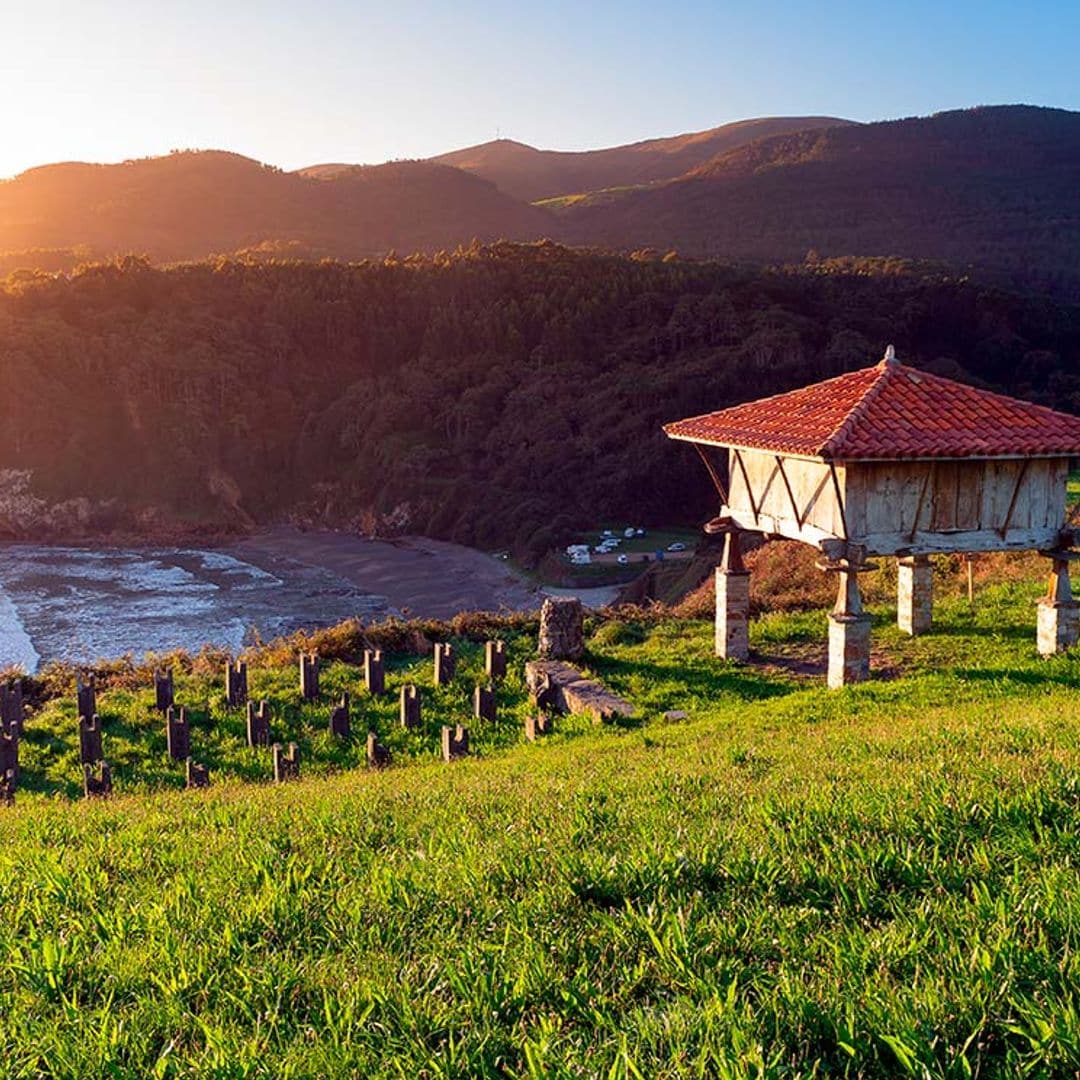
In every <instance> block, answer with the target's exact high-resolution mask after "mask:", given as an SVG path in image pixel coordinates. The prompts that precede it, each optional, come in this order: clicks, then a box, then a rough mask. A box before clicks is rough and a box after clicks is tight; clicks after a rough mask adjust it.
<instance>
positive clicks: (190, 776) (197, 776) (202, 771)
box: [187, 758, 210, 788]
mask: <svg viewBox="0 0 1080 1080" xmlns="http://www.w3.org/2000/svg"><path fill="white" fill-rule="evenodd" d="M187 786H188V787H189V788H208V787H209V786H210V769H209V768H208V767H207V766H206V765H200V764H199V763H198V762H195V761H192V760H191V758H188V759H187Z"/></svg>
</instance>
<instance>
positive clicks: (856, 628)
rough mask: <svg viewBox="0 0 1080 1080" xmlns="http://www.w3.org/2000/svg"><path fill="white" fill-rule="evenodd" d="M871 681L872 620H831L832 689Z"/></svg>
mask: <svg viewBox="0 0 1080 1080" xmlns="http://www.w3.org/2000/svg"><path fill="white" fill-rule="evenodd" d="M869 678H870V616H869V615H830V616H829V673H828V684H829V687H830V688H831V689H834V690H836V689H839V688H840V687H842V686H849V685H851V684H853V683H859V682H865V681H866V680H867V679H869Z"/></svg>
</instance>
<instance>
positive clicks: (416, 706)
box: [401, 684, 420, 728]
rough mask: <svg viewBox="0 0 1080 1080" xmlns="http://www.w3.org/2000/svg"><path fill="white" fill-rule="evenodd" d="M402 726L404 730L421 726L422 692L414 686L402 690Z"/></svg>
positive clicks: (404, 687) (410, 685)
mask: <svg viewBox="0 0 1080 1080" xmlns="http://www.w3.org/2000/svg"><path fill="white" fill-rule="evenodd" d="M401 726H402V727H403V728H416V727H419V726H420V691H419V689H418V688H417V687H415V686H413V685H412V684H409V685H407V686H403V687H402V688H401Z"/></svg>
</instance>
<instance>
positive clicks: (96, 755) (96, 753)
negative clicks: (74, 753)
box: [79, 715, 104, 765]
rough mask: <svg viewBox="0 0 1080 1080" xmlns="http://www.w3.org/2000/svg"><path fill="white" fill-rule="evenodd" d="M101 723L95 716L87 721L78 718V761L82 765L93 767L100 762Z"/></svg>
mask: <svg viewBox="0 0 1080 1080" xmlns="http://www.w3.org/2000/svg"><path fill="white" fill-rule="evenodd" d="M103 757H104V754H102V752H101V721H100V720H99V719H98V717H97V716H96V715H95V716H93V717H91V718H90V719H89V720H88V719H87V718H86V717H85V716H80V717H79V761H80V762H81V763H82V764H83V765H93V764H94V763H95V762H98V761H101V759H102V758H103Z"/></svg>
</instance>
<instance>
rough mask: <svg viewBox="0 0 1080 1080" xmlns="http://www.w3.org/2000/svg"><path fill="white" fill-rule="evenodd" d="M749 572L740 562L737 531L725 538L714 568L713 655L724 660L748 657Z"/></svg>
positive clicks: (732, 531)
mask: <svg viewBox="0 0 1080 1080" xmlns="http://www.w3.org/2000/svg"><path fill="white" fill-rule="evenodd" d="M749 621H750V572H749V571H748V570H747V569H746V567H745V566H744V565H743V561H742V547H741V544H740V542H739V534H738V532H737V531H736V530H734V529H732V530H731V531H730V532H729V533H728V534H727V535H726V536H725V537H724V557H723V560H722V561H721V563H720V565H719V566H718V567H717V568H716V639H715V649H716V655H717V656H719V657H721V658H722V659H724V660H746V659H747V658H748V657H749V656H750V628H749Z"/></svg>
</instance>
